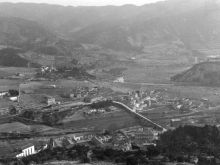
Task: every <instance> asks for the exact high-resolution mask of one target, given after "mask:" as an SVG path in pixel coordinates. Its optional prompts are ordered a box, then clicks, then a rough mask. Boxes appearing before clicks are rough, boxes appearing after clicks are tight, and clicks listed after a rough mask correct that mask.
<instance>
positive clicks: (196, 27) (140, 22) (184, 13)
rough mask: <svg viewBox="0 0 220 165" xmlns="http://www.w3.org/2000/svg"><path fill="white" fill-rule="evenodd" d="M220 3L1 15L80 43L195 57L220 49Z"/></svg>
mask: <svg viewBox="0 0 220 165" xmlns="http://www.w3.org/2000/svg"><path fill="white" fill-rule="evenodd" d="M219 2H220V1H219V0H167V1H164V2H158V3H155V4H150V5H144V6H141V7H137V6H132V5H125V6H121V7H115V6H106V7H62V6H56V5H44V4H24V3H20V4H10V3H1V4H0V12H1V14H2V15H4V16H9V17H10V16H15V15H16V16H18V17H21V18H24V19H29V20H32V21H36V22H38V23H40V24H42V25H44V26H45V27H47V28H49V29H51V30H52V31H54V32H56V33H57V34H58V35H59V36H62V37H65V38H69V39H71V40H74V41H76V42H78V43H80V44H94V45H99V46H101V47H103V48H108V49H113V50H117V51H124V52H139V53H141V52H143V53H149V55H150V54H151V55H154V54H158V53H159V54H161V56H162V55H164V56H166V55H167V56H170V55H171V56H175V58H177V57H178V56H183V55H190V56H193V55H194V54H193V53H192V52H191V50H198V51H200V52H202V53H207V54H210V53H216V51H220V3H219ZM39 11H40V12H39ZM173 47H174V48H175V50H171V49H172V48H173ZM158 50H160V51H161V52H160V51H158Z"/></svg>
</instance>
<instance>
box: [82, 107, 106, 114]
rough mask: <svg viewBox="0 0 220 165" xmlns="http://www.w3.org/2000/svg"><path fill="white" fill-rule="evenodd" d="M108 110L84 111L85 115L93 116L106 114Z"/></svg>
mask: <svg viewBox="0 0 220 165" xmlns="http://www.w3.org/2000/svg"><path fill="white" fill-rule="evenodd" d="M105 112H106V110H105V109H104V108H100V109H90V110H89V111H84V112H83V113H84V115H93V114H95V115H96V114H100V113H105Z"/></svg>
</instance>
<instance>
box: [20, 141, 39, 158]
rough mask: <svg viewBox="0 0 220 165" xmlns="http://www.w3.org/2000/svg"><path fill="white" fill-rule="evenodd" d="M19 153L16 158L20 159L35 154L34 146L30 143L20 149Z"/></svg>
mask: <svg viewBox="0 0 220 165" xmlns="http://www.w3.org/2000/svg"><path fill="white" fill-rule="evenodd" d="M21 151H22V152H21V153H19V154H17V155H16V158H22V157H26V156H29V155H33V154H36V153H37V152H36V150H35V146H34V145H33V144H31V143H30V144H27V145H25V146H23V147H21Z"/></svg>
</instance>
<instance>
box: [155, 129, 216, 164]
mask: <svg viewBox="0 0 220 165" xmlns="http://www.w3.org/2000/svg"><path fill="white" fill-rule="evenodd" d="M219 144H220V132H219V130H218V128H217V127H216V126H205V127H195V126H184V127H179V128H177V129H176V130H174V131H171V130H170V131H167V132H165V133H164V134H162V135H161V136H160V140H159V141H158V145H157V147H158V149H159V151H160V153H161V154H163V155H166V156H168V157H169V158H170V159H171V160H173V161H174V160H182V161H183V160H187V159H188V158H189V157H190V156H192V155H195V156H198V157H200V156H202V155H207V156H210V155H212V156H215V157H218V156H219V151H220V145H219Z"/></svg>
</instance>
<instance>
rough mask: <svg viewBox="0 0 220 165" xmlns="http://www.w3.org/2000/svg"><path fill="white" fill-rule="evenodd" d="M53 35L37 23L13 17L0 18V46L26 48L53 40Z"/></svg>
mask: <svg viewBox="0 0 220 165" xmlns="http://www.w3.org/2000/svg"><path fill="white" fill-rule="evenodd" d="M55 38H56V37H55V35H54V34H53V33H52V32H50V31H49V30H47V29H45V28H43V27H42V26H40V25H39V24H38V23H36V22H33V21H29V20H25V19H22V18H15V17H0V44H1V45H11V46H17V47H25V48H28V47H30V46H32V45H35V44H46V43H47V42H51V41H53V40H55Z"/></svg>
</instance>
